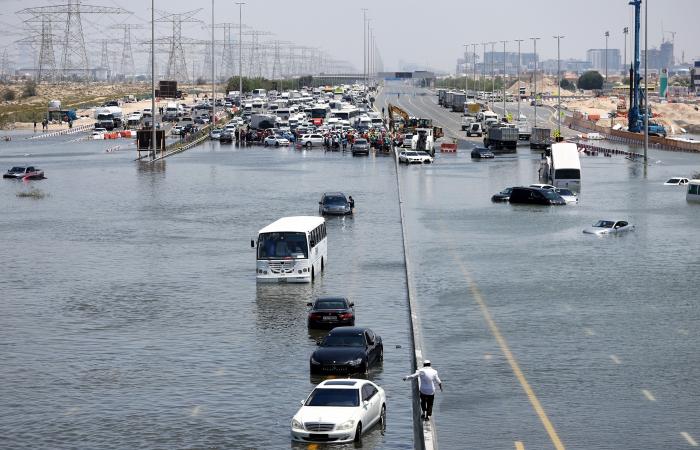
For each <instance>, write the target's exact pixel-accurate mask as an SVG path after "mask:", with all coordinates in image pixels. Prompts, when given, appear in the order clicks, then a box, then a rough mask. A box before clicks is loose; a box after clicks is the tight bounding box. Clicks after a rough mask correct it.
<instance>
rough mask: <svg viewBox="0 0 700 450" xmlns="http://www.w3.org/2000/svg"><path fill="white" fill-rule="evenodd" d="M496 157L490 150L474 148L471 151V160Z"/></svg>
mask: <svg viewBox="0 0 700 450" xmlns="http://www.w3.org/2000/svg"><path fill="white" fill-rule="evenodd" d="M495 157H496V155H494V154H493V152H492V151H491V150H489V149H488V148H483V147H476V148H474V150H472V159H493V158H495Z"/></svg>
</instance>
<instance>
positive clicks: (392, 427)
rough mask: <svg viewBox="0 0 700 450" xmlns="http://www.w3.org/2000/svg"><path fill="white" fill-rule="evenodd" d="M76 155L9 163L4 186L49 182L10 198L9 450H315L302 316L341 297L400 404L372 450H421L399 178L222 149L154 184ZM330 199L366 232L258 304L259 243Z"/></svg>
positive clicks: (3, 224)
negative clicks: (377, 348)
mask: <svg viewBox="0 0 700 450" xmlns="http://www.w3.org/2000/svg"><path fill="white" fill-rule="evenodd" d="M75 139H77V137H75V136H73V137H61V138H54V139H48V140H38V141H26V140H23V139H21V138H20V136H16V137H15V139H14V140H13V141H12V142H9V143H3V146H2V147H0V162H2V164H0V165H1V166H2V167H3V168H4V167H5V166H7V167H8V168H9V167H10V166H12V165H22V164H35V165H36V166H37V167H40V168H42V169H44V170H45V172H46V177H47V179H46V180H41V181H33V182H31V183H30V184H28V185H25V184H23V183H22V182H19V181H15V180H2V181H3V182H2V184H0V204H1V205H2V210H3V213H2V215H0V233H1V234H2V236H3V243H4V245H3V247H4V255H3V263H2V271H0V292H2V298H3V300H2V302H0V348H1V349H2V364H0V380H2V383H0V398H2V405H0V416H1V417H2V419H1V420H0V436H2V441H3V444H2V447H4V448H13V449H20V448H51V449H56V448H90V449H97V448H110V449H111V448H153V449H156V448H163V449H172V448H230V449H243V448H245V449H253V448H255V449H258V448H259V449H270V448H290V447H295V448H306V446H304V445H293V444H291V442H290V436H289V424H290V421H291V418H292V415H293V414H294V413H295V412H296V410H297V408H298V407H299V401H300V400H303V399H305V398H306V396H307V395H308V393H309V392H310V391H311V389H312V388H313V386H315V385H316V384H317V383H318V382H319V381H320V380H319V379H311V378H310V377H309V368H308V366H309V362H308V361H309V356H310V355H311V353H312V351H313V350H314V349H315V348H316V345H315V341H316V339H319V338H320V337H322V335H323V334H322V332H321V333H318V332H314V333H310V332H309V331H308V329H307V327H306V311H307V307H306V303H307V302H308V301H311V300H312V299H313V298H314V297H316V296H320V295H329V294H331V295H347V296H348V297H349V298H351V299H352V300H353V301H354V302H355V304H356V312H357V325H358V326H368V327H370V328H372V329H373V330H375V331H376V333H377V334H379V335H380V336H382V338H383V340H384V349H385V350H384V351H385V353H384V354H385V356H384V363H383V366H382V367H380V368H378V369H375V370H373V371H371V372H370V374H369V377H370V379H372V380H374V381H375V382H377V383H378V384H379V385H380V386H382V387H383V388H384V389H385V391H386V394H387V427H386V430H385V431H384V432H382V431H381V430H378V429H376V428H375V429H373V430H371V431H369V433H368V434H367V435H366V436H365V438H364V442H363V446H362V447H363V448H390V449H408V448H413V431H412V430H413V428H412V419H411V417H412V416H411V390H410V389H411V385H410V384H409V383H404V382H403V381H401V378H402V376H404V375H407V374H408V373H410V370H411V365H410V359H409V357H410V354H411V344H410V335H409V327H408V313H407V306H406V305H407V301H406V291H405V282H406V280H405V269H404V263H403V248H402V243H401V242H402V241H401V234H400V221H399V220H400V219H399V209H398V203H397V191H396V172H395V168H394V163H393V160H392V159H390V158H386V157H384V158H382V157H374V156H371V157H357V158H353V157H352V156H350V155H348V154H342V153H337V152H336V153H324V152H323V151H322V150H316V149H314V150H311V151H303V152H302V151H296V150H293V149H277V150H272V149H264V148H262V147H250V148H245V149H238V148H237V147H235V146H231V145H228V146H225V145H223V146H222V145H220V144H219V143H218V142H217V143H207V144H205V145H202V146H201V147H199V148H197V149H193V150H190V151H187V152H185V153H183V154H180V155H178V156H176V157H172V158H168V159H166V160H165V161H163V162H161V163H157V164H153V165H151V164H149V163H139V162H134V161H133V159H134V158H135V156H136V155H135V151H133V150H128V149H129V148H133V147H128V146H126V145H125V146H124V149H123V150H118V151H114V152H109V153H107V152H105V150H106V149H107V148H110V147H113V146H114V145H115V142H116V141H104V142H103V141H90V142H79V141H76V142H69V141H73V140H75ZM3 170H5V169H3ZM326 190H329V191H331V190H342V191H344V192H346V194H349V195H352V196H353V197H354V198H355V199H356V204H357V206H356V209H357V212H356V214H355V216H354V217H347V218H330V219H329V220H328V224H327V230H328V239H329V251H328V252H329V255H328V258H329V259H328V263H327V265H326V271H325V273H324V275H323V276H321V277H318V279H317V282H316V283H314V284H313V285H286V284H285V285H260V286H258V285H256V281H255V253H254V250H252V249H251V248H250V240H251V239H253V238H255V237H256V233H257V231H258V230H259V229H260V228H262V227H263V226H265V225H267V224H268V223H270V222H272V221H274V220H276V219H277V218H279V217H282V216H288V215H304V214H306V215H315V214H317V211H318V201H319V200H320V197H321V193H322V192H323V191H326ZM22 192H24V193H27V194H28V195H33V196H29V197H18V196H17V194H18V193H22ZM32 192H33V194H32ZM41 194H43V198H41V197H42V195H41ZM347 447H350V448H354V446H347ZM336 448H337V447H336ZM340 448H344V447H343V446H340Z"/></svg>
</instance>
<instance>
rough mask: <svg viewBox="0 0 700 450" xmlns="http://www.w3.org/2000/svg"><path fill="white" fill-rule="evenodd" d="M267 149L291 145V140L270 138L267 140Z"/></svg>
mask: <svg viewBox="0 0 700 450" xmlns="http://www.w3.org/2000/svg"><path fill="white" fill-rule="evenodd" d="M264 143H265V147H268V146H272V147H279V146H280V145H289V139H285V138H283V137H278V136H268V137H266V138H265V141H264Z"/></svg>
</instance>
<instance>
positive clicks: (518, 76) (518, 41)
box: [515, 39, 524, 120]
mask: <svg viewBox="0 0 700 450" xmlns="http://www.w3.org/2000/svg"><path fill="white" fill-rule="evenodd" d="M523 41H524V39H516V40H515V42H517V43H518V69H517V79H518V93H517V94H516V95H517V97H516V99H517V102H518V120H520V62H521V59H520V43H521V42H523Z"/></svg>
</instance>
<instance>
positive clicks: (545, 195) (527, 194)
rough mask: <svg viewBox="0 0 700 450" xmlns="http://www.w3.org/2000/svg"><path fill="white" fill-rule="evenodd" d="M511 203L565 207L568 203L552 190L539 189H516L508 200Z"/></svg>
mask: <svg viewBox="0 0 700 450" xmlns="http://www.w3.org/2000/svg"><path fill="white" fill-rule="evenodd" d="M508 201H509V202H510V203H526V204H531V205H565V204H566V201H564V199H563V198H561V196H560V195H559V194H557V193H556V192H554V191H553V190H551V189H541V188H537V187H523V186H519V187H514V188H513V190H512V191H511V193H510V198H509V199H508Z"/></svg>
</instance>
